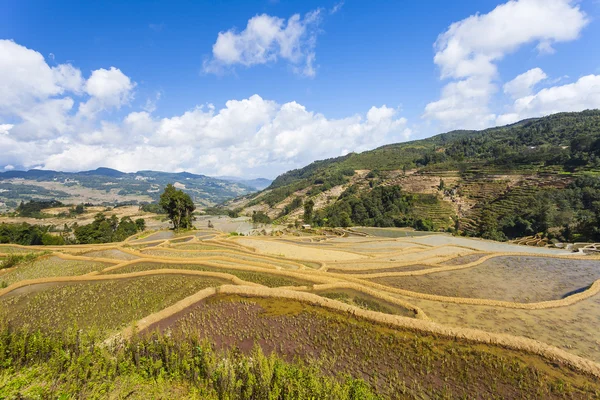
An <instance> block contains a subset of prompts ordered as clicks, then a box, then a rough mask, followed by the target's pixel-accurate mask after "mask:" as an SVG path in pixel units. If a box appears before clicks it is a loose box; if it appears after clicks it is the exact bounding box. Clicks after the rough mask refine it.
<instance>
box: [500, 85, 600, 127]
mask: <svg viewBox="0 0 600 400" xmlns="http://www.w3.org/2000/svg"><path fill="white" fill-rule="evenodd" d="M595 108H600V75H588V76H584V77H581V78H579V80H577V82H574V83H570V84H566V85H562V86H553V87H549V88H545V89H542V90H540V91H539V92H537V93H536V94H534V95H527V96H524V97H521V98H518V99H516V100H515V102H514V104H513V106H512V110H511V111H510V112H509V113H506V114H503V115H501V116H499V117H498V121H497V122H498V124H500V125H505V124H510V123H513V122H516V121H519V120H521V119H524V118H532V117H539V116H543V115H548V114H554V113H557V112H565V111H583V110H587V109H595Z"/></svg>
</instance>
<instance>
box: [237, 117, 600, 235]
mask: <svg viewBox="0 0 600 400" xmlns="http://www.w3.org/2000/svg"><path fill="white" fill-rule="evenodd" d="M599 177H600V111H598V110H593V111H583V112H579V113H560V114H555V115H550V116H547V117H543V118H536V119H528V120H524V121H520V122H518V123H515V124H512V125H508V126H503V127H496V128H490V129H486V130H482V131H452V132H448V133H444V134H440V135H437V136H433V137H431V138H428V139H423V140H416V141H411V142H406V143H398V144H391V145H386V146H383V147H379V148H377V149H375V150H371V151H366V152H363V153H359V154H357V153H351V154H348V155H346V156H343V157H338V158H332V159H327V160H321V161H315V162H313V163H312V164H310V165H308V166H306V167H304V168H300V169H296V170H292V171H289V172H286V173H284V174H282V175H280V176H279V177H277V178H276V179H275V180H274V181H273V183H272V184H271V185H270V186H269V187H268V188H267V189H265V190H263V191H261V192H259V193H257V194H254V195H251V196H246V197H245V198H242V199H238V200H236V201H233V202H230V203H229V204H228V207H229V208H232V209H237V210H236V211H238V212H240V213H242V214H247V215H253V214H255V213H257V212H258V213H260V214H261V215H262V214H263V213H264V214H266V215H267V216H268V217H269V218H271V219H273V220H275V221H276V222H285V223H291V222H295V221H297V220H298V219H302V218H303V216H304V207H303V206H302V205H303V204H306V203H309V205H310V204H312V203H314V207H313V212H312V213H309V214H310V215H309V217H310V218H307V222H310V223H312V224H313V225H317V226H318V225H322V226H349V225H365V226H413V227H415V228H418V229H425V230H449V231H455V232H457V233H461V234H465V235H470V236H482V237H486V238H492V239H499V240H506V239H510V238H515V237H520V236H527V235H532V234H537V233H542V234H544V235H547V236H549V237H557V238H560V239H563V240H600V231H599V229H598V226H599V225H600V224H599V223H600V182H599V181H600V178H599ZM309 200H310V201H309Z"/></svg>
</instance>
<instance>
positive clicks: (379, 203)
mask: <svg viewBox="0 0 600 400" xmlns="http://www.w3.org/2000/svg"><path fill="white" fill-rule="evenodd" d="M415 197H416V196H415V195H410V194H406V193H403V192H402V190H401V188H400V187H399V186H389V187H386V186H378V187H376V188H374V189H373V190H371V191H369V192H362V193H361V192H360V191H359V188H358V187H357V186H350V187H349V188H348V189H346V191H344V193H342V194H341V196H340V197H339V198H338V201H337V202H335V203H334V204H332V205H330V206H328V207H326V208H325V209H323V210H319V211H318V212H316V213H315V216H314V217H313V218H312V220H313V223H314V224H315V225H317V226H341V227H348V226H351V225H362V226H378V227H392V226H395V227H404V226H412V227H414V228H416V229H418V230H424V231H431V230H433V229H434V225H433V222H432V221H430V220H426V219H423V218H419V217H417V216H416V215H415V213H414V212H413V209H414V205H415V203H416V201H415ZM422 197H423V196H421V198H422ZM429 199H430V201H433V202H436V201H437V198H435V197H430V198H429Z"/></svg>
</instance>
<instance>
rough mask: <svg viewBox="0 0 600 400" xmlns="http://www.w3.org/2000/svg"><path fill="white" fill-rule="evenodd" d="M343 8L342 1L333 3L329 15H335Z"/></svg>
mask: <svg viewBox="0 0 600 400" xmlns="http://www.w3.org/2000/svg"><path fill="white" fill-rule="evenodd" d="M343 6H344V2H343V1H340V2H338V3H335V4H334V5H333V7H332V8H331V10H329V14H335V13H337V12H338V11H340V10H341V9H342V7H343Z"/></svg>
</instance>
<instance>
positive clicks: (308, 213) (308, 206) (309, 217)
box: [303, 199, 315, 224]
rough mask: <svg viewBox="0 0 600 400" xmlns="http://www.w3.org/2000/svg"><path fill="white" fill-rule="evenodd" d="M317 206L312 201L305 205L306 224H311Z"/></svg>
mask: <svg viewBox="0 0 600 400" xmlns="http://www.w3.org/2000/svg"><path fill="white" fill-rule="evenodd" d="M314 206H315V202H314V201H313V200H312V199H310V200H308V201H307V202H305V203H304V217H303V219H304V222H305V223H307V224H310V223H311V221H312V218H313V208H314Z"/></svg>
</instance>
